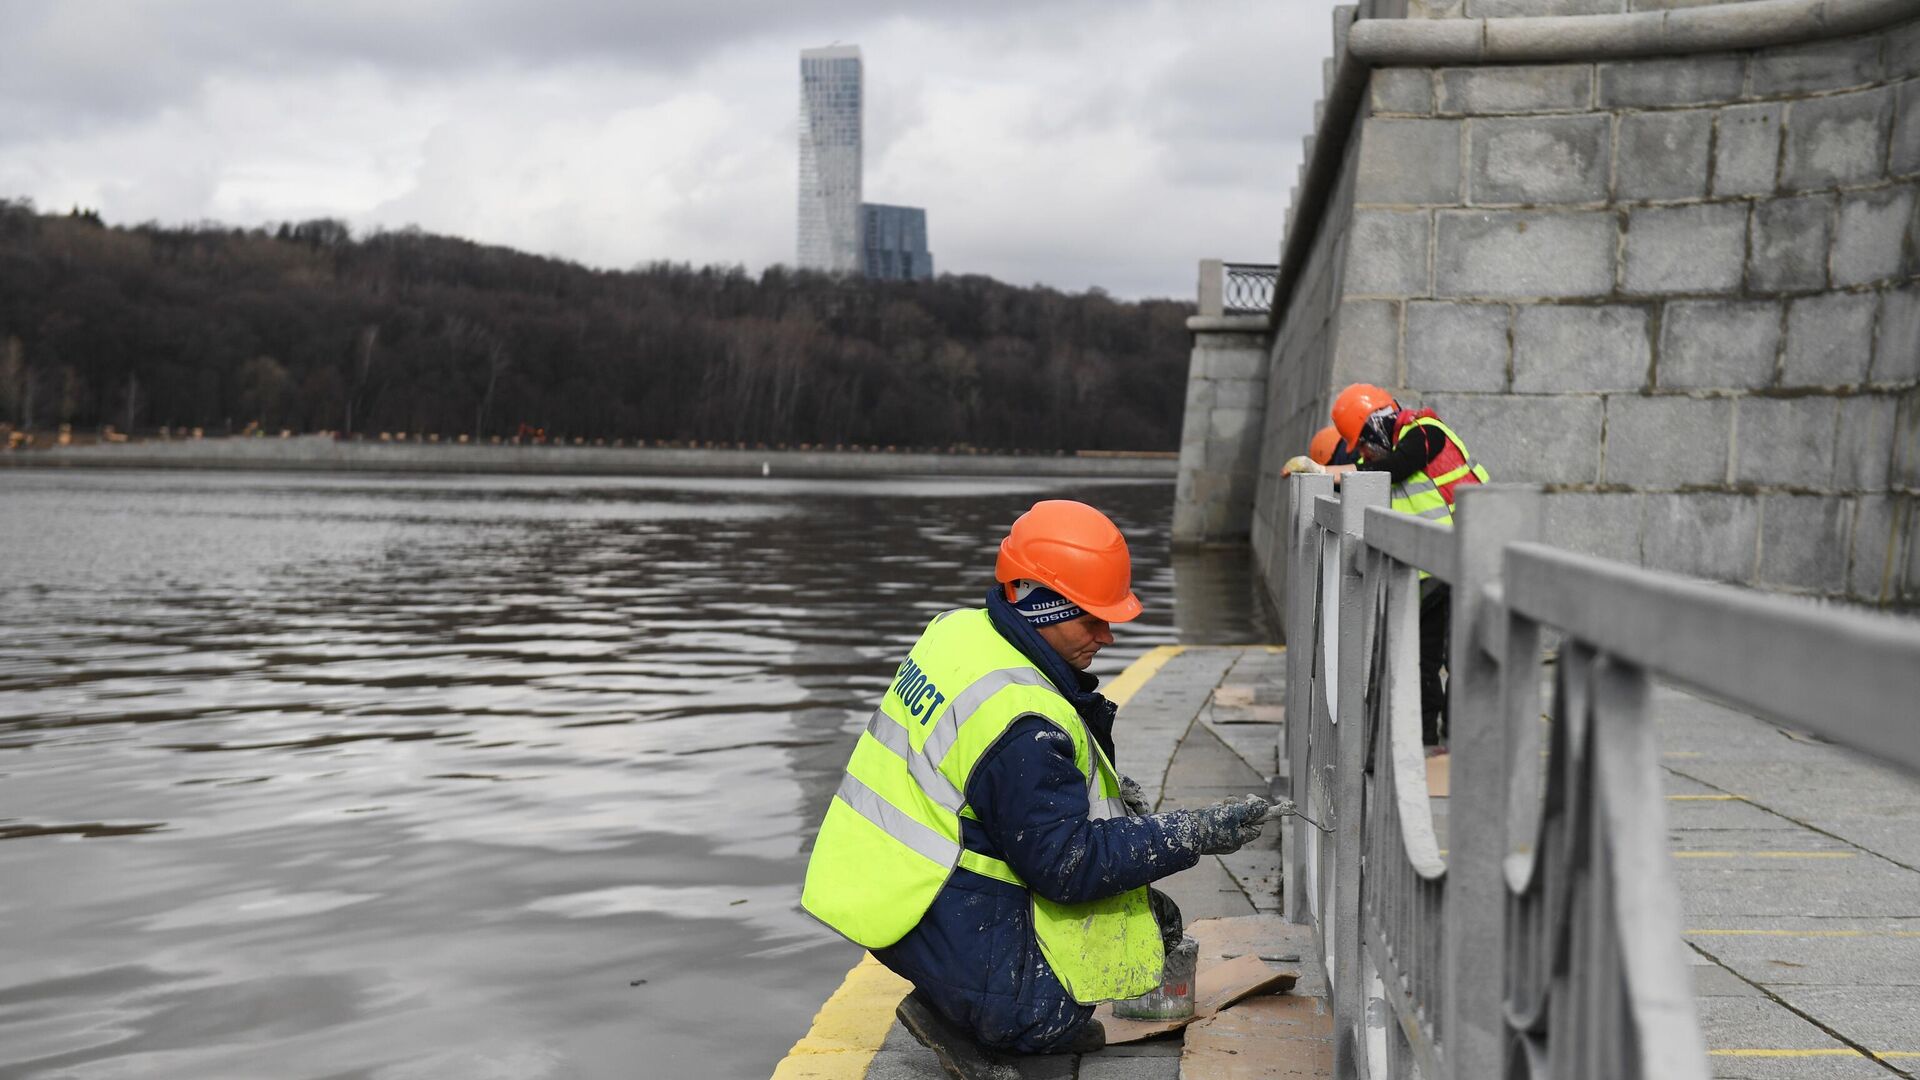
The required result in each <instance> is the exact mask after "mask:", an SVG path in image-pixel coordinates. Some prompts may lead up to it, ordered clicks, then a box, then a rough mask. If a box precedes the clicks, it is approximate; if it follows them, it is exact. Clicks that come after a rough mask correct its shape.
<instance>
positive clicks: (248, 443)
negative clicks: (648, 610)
mask: <svg viewBox="0 0 1920 1080" xmlns="http://www.w3.org/2000/svg"><path fill="white" fill-rule="evenodd" d="M1178 464H1179V463H1178V461H1177V460H1175V458H1174V456H1173V455H1171V454H1168V455H1159V456H1148V455H1133V454H1117V453H1116V454H1095V453H1085V454H1078V455H1074V456H1051V455H1047V456H1043V455H1038V454H1035V455H1025V454H1020V455H1015V454H929V453H886V452H879V451H869V452H859V451H805V450H732V449H710V450H709V449H678V448H666V447H620V448H616V447H593V446H474V445H465V446H463V445H459V444H449V443H438V444H417V443H416V444H411V445H409V444H404V443H379V442H339V441H336V440H334V439H330V438H325V437H318V436H310V437H304V438H293V439H248V438H230V439H184V440H179V441H173V442H139V443H119V444H101V445H94V446H67V447H56V448H51V449H44V450H38V449H22V450H13V451H0V468H9V467H12V468H107V469H251V470H289V471H297V470H314V471H323V472H324V471H337V472H414V473H520V474H542V473H544V474H549V475H577V476H762V475H767V476H803V477H862V476H1033V477H1069V478H1071V477H1085V478H1088V479H1145V480H1166V481H1171V480H1172V479H1173V478H1174V473H1175V470H1176V468H1177V466H1178Z"/></svg>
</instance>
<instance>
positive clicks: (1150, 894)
mask: <svg viewBox="0 0 1920 1080" xmlns="http://www.w3.org/2000/svg"><path fill="white" fill-rule="evenodd" d="M1147 905H1148V906H1149V907H1151V908H1153V921H1154V922H1155V923H1156V924H1157V925H1158V926H1159V927H1160V944H1161V945H1163V946H1165V947H1166V949H1167V951H1168V952H1172V951H1173V947H1174V946H1176V945H1178V944H1180V939H1181V938H1182V937H1184V936H1185V935H1186V932H1187V921H1186V920H1185V919H1183V918H1181V917H1180V905H1178V904H1176V903H1174V902H1173V897H1171V896H1168V895H1167V894H1166V893H1163V892H1161V891H1160V890H1159V889H1156V888H1154V887H1152V886H1148V887H1147Z"/></svg>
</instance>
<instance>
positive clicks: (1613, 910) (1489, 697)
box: [1282, 473, 1920, 1080]
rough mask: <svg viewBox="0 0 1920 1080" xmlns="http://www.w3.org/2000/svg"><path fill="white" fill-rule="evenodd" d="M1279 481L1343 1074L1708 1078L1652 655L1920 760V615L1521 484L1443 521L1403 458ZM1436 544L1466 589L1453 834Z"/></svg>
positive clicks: (1302, 776) (1300, 722)
mask: <svg viewBox="0 0 1920 1080" xmlns="http://www.w3.org/2000/svg"><path fill="white" fill-rule="evenodd" d="M1284 484H1285V489H1284V490H1285V493H1286V496H1287V499H1286V502H1287V507H1286V519H1285V520H1286V522H1287V533H1286V535H1285V538H1284V540H1285V542H1287V543H1289V544H1290V545H1291V547H1290V550H1289V551H1288V552H1287V559H1288V567H1287V581H1288V583H1289V584H1288V595H1287V596H1286V600H1285V603H1286V611H1285V616H1284V617H1285V619H1286V627H1285V629H1286V638H1287V642H1288V649H1287V703H1286V704H1287V708H1286V716H1287V720H1288V722H1287V725H1286V744H1285V746H1284V747H1283V750H1284V752H1285V754H1286V762H1285V763H1284V764H1283V769H1282V771H1283V773H1285V775H1286V776H1287V777H1288V782H1289V784H1290V791H1289V794H1290V796H1291V798H1293V799H1294V801H1295V802H1297V803H1298V804H1299V807H1300V809H1301V810H1302V812H1303V813H1304V817H1296V818H1294V819H1292V825H1291V828H1290V833H1289V835H1288V837H1287V840H1288V845H1287V849H1288V856H1287V859H1288V865H1287V873H1286V875H1285V879H1284V880H1285V889H1286V896H1285V911H1286V914H1287V917H1288V918H1289V919H1292V920H1293V921H1296V922H1309V923H1312V924H1313V926H1314V927H1315V930H1316V934H1317V937H1318V939H1319V941H1320V943H1321V947H1322V951H1323V953H1324V956H1325V960H1326V964H1327V973H1328V978H1329V982H1330V984H1331V997H1332V1012H1333V1017H1334V1026H1335V1032H1336V1043H1335V1075H1336V1076H1339V1077H1343V1078H1357V1077H1369V1078H1371V1077H1411V1076H1420V1077H1423V1078H1425V1080H1469V1078H1472V1080H1480V1078H1485V1077H1546V1076H1553V1077H1556V1078H1562V1080H1564V1078H1582V1077H1586V1078H1593V1080H1602V1078H1605V1080H1613V1078H1634V1077H1645V1078H1657V1080H1689V1078H1704V1077H1706V1076H1707V1075H1708V1070H1707V1065H1706V1053H1705V1045H1704V1042H1703V1040H1702V1038H1701V1034H1700V1029H1699V1025H1698V1022H1697V1020H1696V1017H1695V1013H1694V997H1693V977H1692V972H1691V969H1690V966H1689V964H1688V962H1687V960H1686V957H1685V954H1684V951H1683V948H1682V945H1681V927H1682V924H1681V919H1680V903H1679V897H1678V892H1677V890H1676V887H1675V885H1674V882H1673V879H1672V874H1671V872H1670V870H1669V867H1668V862H1669V859H1668V856H1667V835H1666V829H1665V820H1664V819H1665V801H1664V792H1663V790H1662V784H1661V777H1660V769H1659V765H1658V762H1659V736H1658V733H1657V732H1656V730H1655V728H1654V725H1653V721H1652V718H1651V717H1650V716H1649V712H1648V701H1649V694H1650V689H1651V685H1652V680H1653V679H1654V678H1655V677H1656V676H1657V677H1661V678H1664V679H1669V680H1673V681H1676V682H1680V683H1684V684H1687V685H1689V686H1691V687H1694V688H1696V689H1699V690H1701V691H1704V692H1706V693H1709V694H1712V695H1714V696H1717V697H1719V698H1721V699H1723V700H1725V701H1727V702H1729V703H1730V704H1733V705H1735V706H1738V707H1741V708H1744V709H1747V710H1749V711H1752V712H1754V713H1755V714H1757V715H1762V716H1766V717H1770V718H1772V719H1774V720H1777V721H1779V722H1781V723H1784V724H1786V725H1788V726H1790V727H1795V728H1800V729H1803V730H1806V731H1810V732H1813V733H1814V734H1817V735H1820V736H1823V737H1825V738H1828V739H1830V740H1832V741H1834V742H1837V743H1841V744H1844V745H1846V746H1849V747H1851V748H1853V749H1856V750H1859V751H1862V752H1865V753H1867V754H1870V755H1873V756H1875V757H1878V758H1881V759H1882V760H1885V761H1887V762H1889V763H1891V764H1894V765H1897V766H1899V767H1902V768H1905V769H1908V770H1912V771H1915V772H1920V730H1916V729H1915V728H1914V726H1913V725H1912V724H1911V722H1910V720H1909V721H1907V722H1903V721H1902V718H1903V717H1905V718H1910V717H1911V716H1912V715H1913V703H1914V702H1915V701H1920V632H1916V631H1915V630H1914V629H1913V628H1912V627H1910V626H1907V625H1903V624H1901V623H1900V622H1898V621H1896V620H1892V619H1889V618H1885V617H1882V616H1876V615H1869V614H1863V613H1858V612H1850V611H1845V610H1841V609H1833V608H1822V607H1817V606H1814V605H1810V604H1807V603H1804V602H1801V601H1797V600H1793V599H1788V598H1783V597H1773V596H1766V595H1763V594H1757V593H1753V592H1750V591H1747V590H1743V589H1737V588H1734V587H1731V586H1723V585H1713V584H1708V583H1704V582H1699V581H1694V580H1692V579H1688V578H1682V577H1677V576H1675V575H1671V574H1662V573H1658V572H1654V571H1649V570H1643V569H1640V568H1638V567H1633V566H1627V565H1623V564H1619V563H1611V562H1607V561H1604V560H1598V559H1593V558H1588V557H1585V556H1577V555H1574V554H1572V553H1570V552H1566V551H1562V550H1559V549H1556V548H1552V547H1548V546H1545V545H1543V544H1540V543H1537V542H1536V541H1537V539H1538V528H1539V521H1540V516H1541V515H1540V511H1541V501H1540V500H1541V496H1540V494H1539V493H1538V492H1537V491H1535V490H1534V489H1532V488H1529V487H1522V486H1507V485H1490V486H1485V487H1471V488H1467V489H1463V490H1462V491H1461V492H1460V502H1459V506H1458V507H1457V509H1456V511H1455V514H1456V521H1457V523H1458V524H1457V527H1448V526H1445V525H1438V524H1434V523H1432V522H1428V521H1423V520H1419V519H1417V518H1414V517H1412V516H1410V515H1406V514H1396V513H1394V512H1392V511H1391V510H1389V509H1388V492H1387V477H1386V475H1385V474H1384V473H1357V474H1352V475H1350V476H1349V477H1348V478H1347V479H1346V481H1345V484H1344V491H1342V492H1341V493H1340V495H1338V496H1336V495H1335V493H1334V489H1333V483H1332V480H1331V479H1330V478H1328V477H1325V476H1298V477H1292V478H1290V479H1288V480H1287V481H1285V482H1284ZM1423 570H1424V571H1427V572H1428V573H1429V574H1430V576H1431V578H1433V579H1437V581H1439V582H1444V583H1447V584H1448V585H1449V586H1450V587H1451V590H1452V592H1451V635H1452V636H1451V645H1450V651H1449V657H1448V699H1449V702H1450V725H1451V733H1450V738H1449V743H1450V749H1451V751H1452V753H1451V758H1450V764H1451V774H1452V776H1451V794H1450V797H1449V798H1448V800H1447V801H1448V804H1449V809H1448V824H1449V828H1448V829H1447V833H1448V838H1449V842H1448V844H1447V847H1446V848H1445V849H1443V848H1442V847H1441V845H1440V843H1439V841H1438V839H1437V837H1436V832H1435V828H1434V820H1433V815H1432V812H1431V809H1430V805H1431V800H1430V799H1429V797H1428V787H1427V777H1426V763H1425V760H1424V758H1425V754H1424V750H1423V748H1422V746H1421V730H1420V689H1419V672H1418V665H1419V660H1420V657H1419V619H1420V606H1421V594H1422V591H1423V588H1432V587H1433V586H1423V585H1422V582H1421V578H1420V573H1421V571H1423ZM1549 635H1551V636H1552V637H1553V638H1554V639H1555V640H1557V645H1558V655H1557V659H1555V660H1554V661H1552V662H1551V664H1549V661H1548V660H1547V659H1546V658H1545V650H1544V643H1545V642H1546V641H1547V639H1548V636H1549ZM1549 667H1550V668H1551V670H1550V672H1549ZM1549 684H1550V695H1551V697H1550V705H1548V707H1547V708H1546V709H1545V710H1544V711H1543V708H1542V705H1543V701H1542V696H1543V687H1544V686H1548V685H1549Z"/></svg>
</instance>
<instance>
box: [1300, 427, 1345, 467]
mask: <svg viewBox="0 0 1920 1080" xmlns="http://www.w3.org/2000/svg"><path fill="white" fill-rule="evenodd" d="M1339 445H1340V429H1338V428H1336V427H1334V426H1333V425H1332V424H1328V425H1327V426H1326V427H1323V428H1321V429H1320V430H1319V431H1316V432H1314V433H1313V441H1312V442H1310V443H1308V444H1307V456H1308V457H1310V458H1312V459H1313V460H1314V463H1315V464H1317V465H1331V464H1333V452H1334V450H1335V449H1336V448H1337V447H1339Z"/></svg>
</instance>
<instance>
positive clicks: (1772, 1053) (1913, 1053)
mask: <svg viewBox="0 0 1920 1080" xmlns="http://www.w3.org/2000/svg"><path fill="white" fill-rule="evenodd" d="M1707 1056H1708V1057H1743V1058H1810V1057H1867V1056H1869V1055H1866V1054H1863V1053H1861V1052H1860V1051H1858V1050H1855V1049H1853V1048H1852V1047H1846V1046H1832V1047H1823V1048H1821V1049H1819V1050H1773V1049H1765V1048H1760V1047H1753V1048H1747V1047H1741V1048H1737V1049H1731V1050H1709V1051H1707ZM1871 1056H1873V1057H1876V1058H1879V1059H1880V1060H1881V1061H1898V1060H1901V1059H1904V1058H1920V1050H1876V1051H1874V1052H1873V1054H1872V1055H1871Z"/></svg>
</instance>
